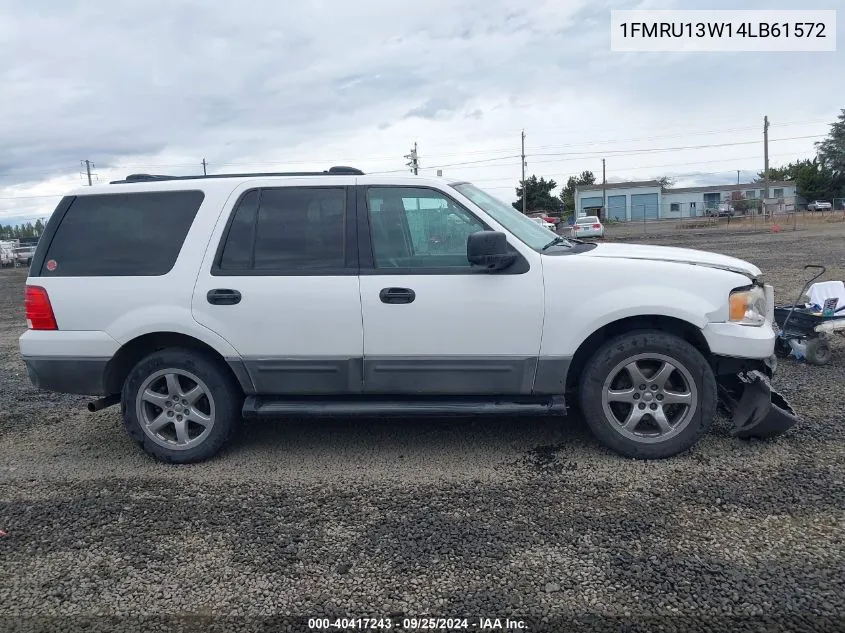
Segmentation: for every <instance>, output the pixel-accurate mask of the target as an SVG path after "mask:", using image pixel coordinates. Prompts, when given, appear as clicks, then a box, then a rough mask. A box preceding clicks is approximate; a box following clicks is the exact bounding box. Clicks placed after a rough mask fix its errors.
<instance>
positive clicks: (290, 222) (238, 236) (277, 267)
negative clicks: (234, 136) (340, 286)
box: [215, 187, 346, 275]
mask: <svg viewBox="0 0 845 633" xmlns="http://www.w3.org/2000/svg"><path fill="white" fill-rule="evenodd" d="M345 216H346V190H345V189H344V188H343V187H284V188H279V189H261V190H260V191H259V190H253V191H250V192H248V193H246V194H245V195H244V196H243V198H241V201H240V202H239V204H238V206H237V209H236V210H235V213H234V216H233V217H232V221H231V223H230V225H229V229H228V231H227V233H226V236H225V238H224V242H223V249H222V253H221V255H220V260H219V264H218V266H217V267H216V269H215V270H216V271H219V272H224V273H229V274H236V271H239V270H243V271H245V272H246V271H250V272H253V273H254V274H277V275H285V274H301V273H306V274H311V273H317V274H319V273H329V272H332V271H337V270H339V269H342V268H343V267H344V265H345V259H344V258H345V251H346V246H345V243H344V235H345V231H344V226H345Z"/></svg>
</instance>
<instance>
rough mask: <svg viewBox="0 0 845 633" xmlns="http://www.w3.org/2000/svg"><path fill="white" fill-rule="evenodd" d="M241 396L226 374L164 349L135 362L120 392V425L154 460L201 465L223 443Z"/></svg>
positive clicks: (191, 355)
mask: <svg viewBox="0 0 845 633" xmlns="http://www.w3.org/2000/svg"><path fill="white" fill-rule="evenodd" d="M242 401H243V396H242V395H241V393H240V389H239V388H238V387H237V385H236V384H235V382H234V380H233V379H232V377H231V376H230V375H229V373H228V372H227V371H226V368H224V367H222V366H220V364H219V363H217V362H215V361H214V360H213V359H211V358H209V357H207V356H205V355H204V354H201V353H199V352H196V351H193V350H187V349H165V350H161V351H157V352H154V353H152V354H150V355H149V356H147V357H146V358H144V359H142V360H141V361H140V362H138V364H137V365H135V367H134V368H133V369H132V371H131V372H129V376H128V377H127V379H126V382H125V383H124V386H123V393H122V398H121V404H122V409H123V422H124V425H125V427H126V430H127V432H128V433H129V435H130V437H132V438H133V439H134V440H135V441H137V442H138V443H139V444H140V445H141V447H142V448H143V449H144V450H145V451H146V452H147V453H149V454H150V455H152V456H153V457H155V458H156V459H159V460H162V461H166V462H173V463H180V464H184V463H190V462H199V461H203V460H205V459H208V458H210V457H212V456H213V455H214V454H215V453H217V451H219V450H220V448H221V447H222V446H223V445H224V444H225V443H226V441H227V440H228V439H229V437H230V435H231V434H232V432H233V431H234V429H235V427H236V426H237V424H238V422H239V421H240V417H241V406H242Z"/></svg>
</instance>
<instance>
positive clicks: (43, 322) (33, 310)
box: [24, 286, 59, 330]
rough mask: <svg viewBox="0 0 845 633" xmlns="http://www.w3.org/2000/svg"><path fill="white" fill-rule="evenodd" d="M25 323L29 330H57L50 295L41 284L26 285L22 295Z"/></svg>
mask: <svg viewBox="0 0 845 633" xmlns="http://www.w3.org/2000/svg"><path fill="white" fill-rule="evenodd" d="M24 305H25V306H26V325H27V327H29V329H31V330H58V329H59V326H58V325H57V324H56V317H55V316H54V315H53V306H52V305H50V297H48V296H47V291H46V290H44V288H42V287H41V286H27V287H26V295H25V297H24Z"/></svg>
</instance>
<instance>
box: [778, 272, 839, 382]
mask: <svg viewBox="0 0 845 633" xmlns="http://www.w3.org/2000/svg"><path fill="white" fill-rule="evenodd" d="M810 268H814V269H821V272H819V273H818V274H817V275H815V276H814V277H813V278H812V279H810V280H809V281H808V282H807V283H806V284H804V287H803V288H802V289H801V293H800V294H799V295H798V297H797V298H796V299H795V302H794V303H793V304H792V305H791V306H780V307H775V322H776V323H777V325H778V329H779V331H778V335H777V338H776V339H775V354H777V356H778V357H780V358H786V357H787V356H789V355H790V354H792V355H794V356H795V357H796V358H806V359H807V362H808V363H810V364H811V365H826V364H827V363H829V362H830V357H831V351H830V344H829V343H828V337H829V336H830V335H831V334H833V333H834V332H838V333H839V334H840V335H845V284H843V283H842V282H841V281H830V282H821V283H818V284H815V283H813V282H815V281H816V279H818V278H819V277H821V276H822V275H824V274H825V272H827V269H826V268H825V267H824V266H819V265H816V264H807V265H806V266H804V269H805V270H807V269H810ZM811 285H812V287H811ZM808 288H809V289H810V291H809V293H808V292H807V290H808ZM805 294H808V298H809V299H810V301H809V302H808V303H806V304H804V305H803V306H799V305H798V302H799V301H800V300H801V297H803V296H804V295H805Z"/></svg>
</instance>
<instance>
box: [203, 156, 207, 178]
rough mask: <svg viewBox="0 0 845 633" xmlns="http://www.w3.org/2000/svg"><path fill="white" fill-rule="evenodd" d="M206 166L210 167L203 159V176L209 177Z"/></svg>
mask: <svg viewBox="0 0 845 633" xmlns="http://www.w3.org/2000/svg"><path fill="white" fill-rule="evenodd" d="M206 165H208V163H206V162H205V159H204V158H203V159H202V175H203V176H207V175H208V172H206V171H205V166H206Z"/></svg>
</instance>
